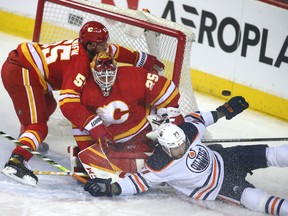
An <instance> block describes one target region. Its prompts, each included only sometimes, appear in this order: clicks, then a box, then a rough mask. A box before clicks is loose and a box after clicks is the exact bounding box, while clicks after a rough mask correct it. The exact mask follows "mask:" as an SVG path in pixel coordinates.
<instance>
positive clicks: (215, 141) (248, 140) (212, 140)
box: [202, 137, 288, 143]
mask: <svg viewBox="0 0 288 216" xmlns="http://www.w3.org/2000/svg"><path fill="white" fill-rule="evenodd" d="M262 141H264V142H265V141H266V142H272V141H288V137H275V138H236V139H206V140H202V143H217V142H220V143H221V142H222V143H223V142H262Z"/></svg>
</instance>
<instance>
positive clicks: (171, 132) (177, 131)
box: [157, 123, 188, 158]
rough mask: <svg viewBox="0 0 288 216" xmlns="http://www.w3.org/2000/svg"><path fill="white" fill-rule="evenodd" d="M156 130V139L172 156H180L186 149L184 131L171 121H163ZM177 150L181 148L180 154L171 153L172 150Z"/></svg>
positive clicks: (186, 140)
mask: <svg viewBox="0 0 288 216" xmlns="http://www.w3.org/2000/svg"><path fill="white" fill-rule="evenodd" d="M157 130H158V133H157V139H158V142H159V143H160V145H161V146H162V148H163V150H164V151H165V152H166V153H167V154H168V155H169V156H170V157H172V158H175V157H177V158H180V157H182V156H183V154H184V153H185V150H186V144H187V143H188V139H187V138H186V135H185V133H184V131H183V130H182V129H181V128H180V127H178V126H177V125H175V124H172V123H163V124H162V125H160V126H159V128H158V129H157ZM178 150H181V154H182V155H177V156H176V155H174V154H173V152H177V151H178ZM172 151H173V152H172ZM179 153H180V152H179ZM179 153H178V154H179Z"/></svg>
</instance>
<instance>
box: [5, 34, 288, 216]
mask: <svg viewBox="0 0 288 216" xmlns="http://www.w3.org/2000/svg"><path fill="white" fill-rule="evenodd" d="M0 38H1V40H0V50H1V54H0V63H1V65H2V63H3V62H4V60H5V59H6V57H7V54H8V53H9V51H10V50H12V49H14V48H16V46H17V45H18V43H21V42H23V41H25V39H23V38H19V37H14V36H11V35H7V34H4V33H0ZM196 99H197V101H198V105H199V108H200V109H201V110H203V111H209V110H214V109H215V108H216V107H217V106H219V105H220V104H222V103H223V101H222V100H219V99H216V98H213V97H211V96H207V95H203V94H200V93H196ZM51 124H53V122H52V123H51V122H50V124H49V125H50V128H49V129H50V133H49V135H48V137H47V139H46V142H47V143H49V144H50V152H49V153H48V154H47V155H46V156H47V157H48V158H51V159H52V160H54V161H56V162H57V163H59V164H61V165H62V166H65V167H66V168H68V169H69V168H70V166H69V160H68V154H67V153H66V148H67V146H69V145H73V144H74V140H73V138H72V137H70V136H61V135H59V134H57V131H59V129H58V128H57V127H55V126H51ZM51 127H52V128H51ZM0 130H1V131H4V132H5V133H7V134H9V135H10V136H13V137H17V136H18V132H19V123H18V120H17V117H16V114H15V113H14V109H13V106H12V102H11V100H10V98H9V96H8V94H7V93H6V91H5V89H4V88H3V86H2V82H1V84H0ZM209 131H210V133H211V134H212V136H213V137H214V138H252V137H287V136H288V124H287V122H285V121H281V120H279V119H275V118H271V117H269V116H266V115H263V114H261V113H258V112H255V111H253V110H250V109H249V110H247V111H245V112H244V113H243V114H241V115H239V116H237V117H236V118H234V119H233V120H231V121H226V120H225V119H221V120H220V121H219V122H218V123H217V124H216V125H213V126H211V127H210V128H209ZM262 143H265V142H262ZM284 143H287V142H278V143H276V142H269V143H268V144H269V145H270V146H276V145H281V144H284ZM235 144H243V145H244V144H245V143H234V144H231V143H229V144H227V143H226V144H224V145H225V146H230V145H235ZM246 144H252V143H246ZM13 148H14V144H13V143H12V142H11V141H9V140H7V139H5V138H4V137H0V168H1V169H2V167H3V166H4V164H5V163H6V161H7V160H8V158H9V156H10V154H11V151H12V149H13ZM29 164H30V166H31V167H32V168H33V170H41V171H60V170H58V169H57V168H55V167H54V166H52V165H50V164H48V163H46V162H44V161H42V160H40V159H38V158H33V159H32V160H31V161H30V162H29ZM38 177H39V183H38V185H37V187H31V186H25V185H21V184H19V183H16V182H14V181H12V180H10V179H8V178H7V177H5V176H4V175H2V174H0V216H36V215H37V216H39V215H40V216H42V215H45V216H46V215H47V216H60V215H61V216H66V215H67V216H73V215H77V216H79V215H83V216H84V215H85V216H90V215H91V216H98V215H101V216H106V215H107V216H108V215H109V216H123V215H131V216H140V215H141V216H142V215H143V216H150V215H153V216H170V215H171V216H176V215H177V216H178V215H181V216H188V215H189V216H190V215H193V216H222V215H223V216H224V215H229V216H231V215H235V216H260V215H263V214H260V213H256V212H251V211H249V210H247V209H244V208H241V207H236V206H233V205H228V204H226V203H222V202H220V201H210V202H199V203H197V204H195V203H194V201H193V200H192V199H190V198H187V197H185V196H183V195H180V194H178V193H177V192H175V191H174V190H172V189H170V188H167V187H164V188H156V189H153V190H151V191H150V192H148V193H145V194H141V195H137V196H130V197H113V198H107V197H102V198H94V197H91V196H90V195H89V194H88V193H86V192H85V191H84V190H83V185H81V183H79V182H77V181H76V180H75V179H73V178H72V177H70V176H51V175H39V176H38ZM248 179H249V181H250V182H251V183H253V184H254V185H255V186H256V187H258V188H260V189H262V190H265V191H267V192H268V193H270V194H273V195H278V196H281V197H283V198H288V187H287V182H288V168H282V169H279V168H268V169H265V170H264V169H263V170H258V171H256V172H254V175H253V176H249V177H248ZM200 206H202V207H200Z"/></svg>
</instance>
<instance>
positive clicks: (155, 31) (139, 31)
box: [33, 0, 198, 115]
mask: <svg viewBox="0 0 288 216" xmlns="http://www.w3.org/2000/svg"><path fill="white" fill-rule="evenodd" d="M90 20H96V21H99V22H101V23H103V24H104V25H105V26H106V27H107V29H108V31H109V35H110V41H111V42H113V43H117V44H119V45H122V46H125V47H128V48H131V49H134V50H138V51H143V52H146V53H149V54H152V55H154V56H157V58H158V59H160V60H161V61H162V62H164V64H165V70H164V71H163V73H162V75H164V76H166V77H167V78H170V79H172V80H173V82H174V83H175V85H176V86H178V88H179V92H180V94H181V98H180V101H179V105H180V110H181V113H182V114H183V115H186V114H188V113H190V112H192V111H195V110H198V105H197V102H196V99H195V95H194V91H193V88H192V80H191V73H190V53H191V49H192V43H193V41H194V40H195V34H194V33H193V32H192V30H190V29H189V28H187V27H185V26H183V25H180V24H177V23H175V22H172V21H169V20H166V19H163V18H159V17H156V16H154V15H152V14H150V13H148V12H144V11H136V10H131V9H127V8H119V7H115V6H111V5H107V4H101V3H96V2H93V1H92V0H38V5H37V13H36V19H35V26H34V34H33V41H35V42H40V43H52V42H56V41H60V40H64V39H74V38H77V37H78V32H79V29H80V28H81V27H82V25H83V24H84V23H85V22H87V21H90ZM114 27H115V29H116V30H114ZM118 32H121V34H123V35H124V36H123V37H122V36H118V35H114V34H118ZM167 55H169V56H167Z"/></svg>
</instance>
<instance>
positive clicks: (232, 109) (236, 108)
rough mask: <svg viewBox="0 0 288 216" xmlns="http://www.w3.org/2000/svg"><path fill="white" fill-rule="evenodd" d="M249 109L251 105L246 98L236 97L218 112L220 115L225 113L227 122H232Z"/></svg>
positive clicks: (218, 109)
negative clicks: (231, 120) (235, 117)
mask: <svg viewBox="0 0 288 216" xmlns="http://www.w3.org/2000/svg"><path fill="white" fill-rule="evenodd" d="M248 107H249V104H248V102H246V101H245V98H243V97H241V96H235V97H233V98H231V99H230V100H229V101H228V102H226V103H224V104H223V105H222V106H219V107H218V108H217V109H216V110H217V111H218V112H220V113H223V114H224V115H225V117H226V119H227V120H230V119H232V118H233V117H234V116H236V115H238V114H239V113H241V112H242V111H243V110H245V109H247V108H248Z"/></svg>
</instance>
